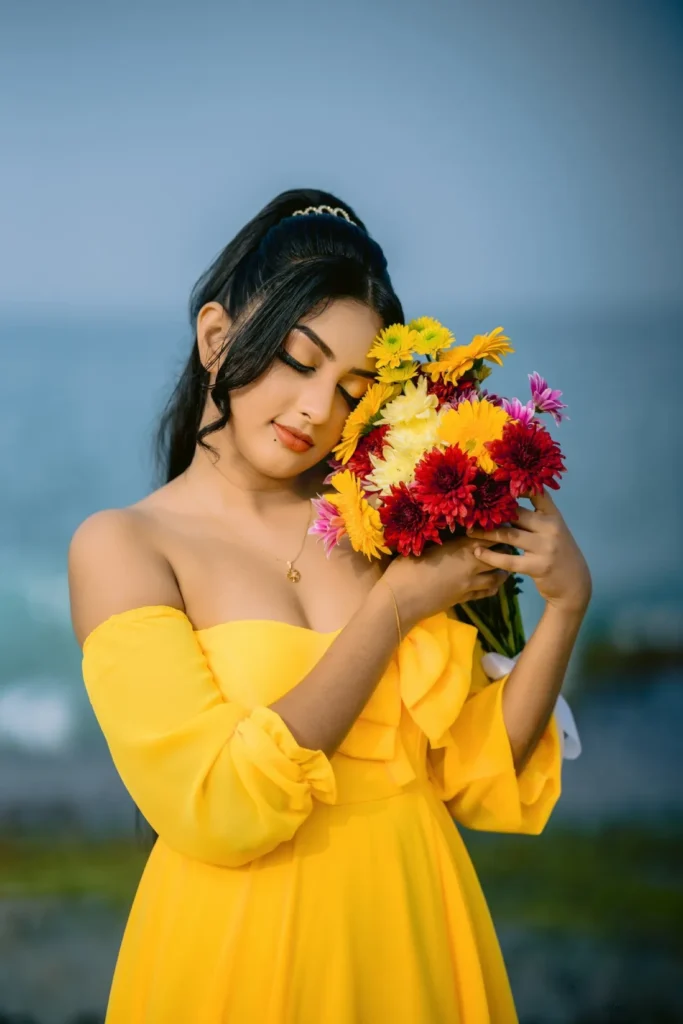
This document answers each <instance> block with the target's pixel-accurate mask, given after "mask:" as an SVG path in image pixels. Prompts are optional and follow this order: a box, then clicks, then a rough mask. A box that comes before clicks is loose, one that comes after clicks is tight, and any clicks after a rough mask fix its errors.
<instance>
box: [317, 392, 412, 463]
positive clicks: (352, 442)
mask: <svg viewBox="0 0 683 1024" xmlns="http://www.w3.org/2000/svg"><path fill="white" fill-rule="evenodd" d="M397 393H398V385H397V384H393V385H392V384H371V385H370V387H369V388H368V390H367V391H366V392H365V394H364V395H363V397H362V398H361V400H360V402H359V403H358V405H357V406H356V408H355V409H354V410H353V412H351V413H349V415H348V416H347V417H346V421H345V423H344V429H343V430H342V436H341V441H340V442H339V444H338V445H337V446H336V448H333V449H332V451H333V454H334V455H336V456H337V458H338V459H339V461H340V462H341V463H342V464H343V465H346V463H347V462H348V461H349V459H350V458H351V456H352V455H353V453H354V451H355V450H356V445H357V444H358V441H359V438H360V437H361V436H362V435H363V434H365V433H367V431H368V430H369V428H370V426H371V425H372V423H373V421H374V420H375V418H376V417H377V414H378V413H379V410H380V409H381V408H382V406H383V405H384V403H385V402H386V401H388V400H389V399H390V398H392V397H393V396H394V395H396V394H397Z"/></svg>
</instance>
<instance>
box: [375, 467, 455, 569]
mask: <svg viewBox="0 0 683 1024" xmlns="http://www.w3.org/2000/svg"><path fill="white" fill-rule="evenodd" d="M382 502H383V503H382V505H381V507H380V509H379V517H380V519H381V520H382V524H383V526H384V539H385V541H386V543H387V544H388V545H389V547H390V548H392V549H394V550H396V551H398V553H399V554H400V555H421V554H422V549H423V548H424V546H425V544H426V543H427V541H428V540H434V541H436V542H437V544H441V538H440V536H439V531H438V528H437V524H436V522H435V521H434V520H433V519H432V517H431V515H430V514H429V512H428V511H427V509H426V508H425V507H424V505H422V504H421V503H420V501H419V500H418V498H417V495H416V494H415V490H414V489H412V488H408V487H406V485H405V484H404V483H400V484H393V485H392V487H391V494H389V495H387V496H386V497H383V499H382Z"/></svg>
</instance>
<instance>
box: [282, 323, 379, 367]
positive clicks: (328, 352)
mask: <svg viewBox="0 0 683 1024" xmlns="http://www.w3.org/2000/svg"><path fill="white" fill-rule="evenodd" d="M293 330H295V331H301V333H302V334H305V335H306V337H307V338H310V339H311V341H312V342H313V344H314V345H317V346H318V348H319V349H320V351H321V352H322V354H323V355H324V356H327V358H328V359H329V360H330V361H331V362H333V363H334V362H336V359H337V357H336V356H335V354H334V352H333V351H332V349H331V348H330V346H329V345H328V344H327V342H325V341H323V339H322V338H321V337H320V335H318V334H316V333H315V331H313V330H311V328H310V327H308V326H307V325H306V324H294V327H293ZM349 373H352V374H354V376H356V377H365V378H366V379H367V380H374V379H375V372H374V370H362V369H360V368H359V367H358V366H354V367H353V368H352V369H351V370H349Z"/></svg>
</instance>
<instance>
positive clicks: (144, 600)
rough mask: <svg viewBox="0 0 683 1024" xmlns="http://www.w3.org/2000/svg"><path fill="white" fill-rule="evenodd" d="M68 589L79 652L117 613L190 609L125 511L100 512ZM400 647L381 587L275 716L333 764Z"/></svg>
mask: <svg viewBox="0 0 683 1024" xmlns="http://www.w3.org/2000/svg"><path fill="white" fill-rule="evenodd" d="M69 589H70V594H71V616H72V623H73V628H74V632H75V634H76V637H77V639H78V641H79V643H80V644H81V645H82V644H83V642H84V640H85V638H86V637H87V635H88V634H89V633H91V632H92V630H93V629H95V627H96V626H98V625H99V624H100V623H102V622H104V621H105V620H106V619H107V618H108V617H109V616H111V615H113V614H115V613H117V612H122V611H126V610H128V609H131V608H136V607H138V608H139V607H143V606H147V605H169V606H172V607H175V608H178V609H179V610H181V611H182V610H183V608H184V603H183V599H182V595H181V593H180V591H179V588H178V584H177V581H176V579H175V576H174V574H173V571H172V569H171V567H170V565H169V564H168V562H167V561H166V560H165V559H164V558H163V557H162V556H160V555H159V553H158V552H156V551H155V550H153V547H152V544H151V543H150V542H149V539H148V538H146V537H145V536H144V533H143V530H142V529H141V527H140V524H139V523H138V521H137V519H136V517H135V515H134V514H131V513H130V512H129V511H128V510H125V509H124V510H121V509H108V510H105V511H102V512H97V513H95V514H94V515H92V516H90V517H89V518H88V519H87V520H85V521H84V522H83V523H82V524H81V525H80V527H79V528H78V529H77V530H76V532H75V533H74V536H73V538H72V541H71V545H70V548H69ZM410 614H411V613H410V612H408V610H407V609H406V610H405V611H404V610H403V609H402V611H401V619H402V622H401V625H402V629H403V632H404V634H405V633H406V632H407V631H408V630H409V629H410V628H411V626H412V625H414V618H410V617H409V616H410ZM397 644H398V630H397V624H396V613H395V609H394V606H393V600H392V596H391V591H390V590H389V588H388V586H387V585H385V584H382V583H381V581H378V582H377V583H376V584H375V585H374V586H373V588H372V590H371V591H370V592H369V594H368V596H367V597H366V599H365V600H364V602H363V604H362V605H361V607H360V608H359V609H358V611H357V612H356V613H355V615H354V616H353V617H352V618H351V621H350V622H349V623H348V624H347V625H346V626H345V627H344V629H343V630H342V631H341V633H340V634H339V636H337V637H336V638H335V639H334V641H333V642H332V644H331V645H330V647H329V648H328V650H327V651H326V652H325V654H324V655H323V657H322V658H321V659H320V660H319V661H318V663H317V664H316V665H315V667H314V668H313V669H312V670H311V671H310V672H309V673H308V675H307V676H305V677H304V679H302V680H301V682H299V683H298V684H297V685H296V686H295V687H294V688H293V689H292V690H291V691H290V692H289V693H287V694H285V695H284V696H283V697H281V698H280V699H279V700H277V701H275V702H274V703H273V704H272V705H270V707H271V709H272V710H273V711H275V712H276V713H277V714H278V715H280V717H281V718H282V720H283V722H284V723H285V725H286V726H287V727H288V729H289V730H290V731H291V733H292V735H293V736H294V738H295V739H296V741H297V742H298V743H299V744H300V745H301V746H302V747H306V748H308V749H311V750H322V751H323V752H324V753H325V754H326V755H327V756H328V757H329V756H331V755H332V754H333V753H334V751H335V750H336V749H337V747H338V746H339V745H340V744H341V742H342V741H343V740H344V738H345V736H346V735H347V733H348V732H349V731H350V729H351V726H352V725H353V723H354V722H355V720H356V719H357V718H358V716H359V715H360V713H361V711H362V710H363V707H364V706H365V704H366V703H367V701H368V700H369V699H370V696H371V695H372V692H373V690H374V689H375V687H376V686H377V684H378V682H379V680H380V679H381V678H382V675H383V673H384V672H385V670H386V668H387V665H388V664H389V661H390V659H391V655H392V653H393V651H394V650H395V649H396V646H397Z"/></svg>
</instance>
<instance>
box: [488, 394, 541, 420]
mask: <svg viewBox="0 0 683 1024" xmlns="http://www.w3.org/2000/svg"><path fill="white" fill-rule="evenodd" d="M489 401H491V399H490V398H489ZM500 404H501V406H502V408H503V409H505V412H506V413H507V414H508V416H509V417H510V419H511V420H517V421H518V422H519V423H524V425H525V426H529V424H530V423H531V421H532V420H533V418H534V414H535V412H536V407H535V406H534V403H533V401H532V400H531V399H530V400H529V401H528V402H527V403H526V405H522V403H521V402H520V400H519V398H510V399H508V398H503V399H501V403H500Z"/></svg>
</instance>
